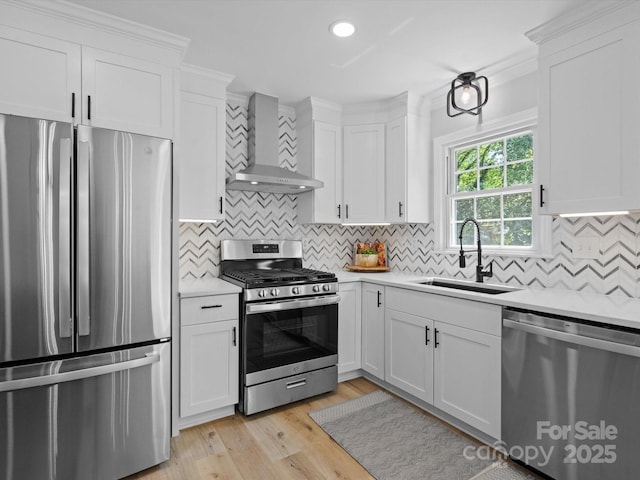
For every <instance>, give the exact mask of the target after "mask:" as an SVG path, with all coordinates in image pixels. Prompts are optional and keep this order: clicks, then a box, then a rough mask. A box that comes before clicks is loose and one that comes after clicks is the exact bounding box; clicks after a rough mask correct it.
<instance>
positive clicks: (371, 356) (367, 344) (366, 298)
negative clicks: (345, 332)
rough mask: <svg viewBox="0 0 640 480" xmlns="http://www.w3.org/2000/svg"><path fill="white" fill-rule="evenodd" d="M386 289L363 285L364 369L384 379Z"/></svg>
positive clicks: (367, 284)
mask: <svg viewBox="0 0 640 480" xmlns="http://www.w3.org/2000/svg"><path fill="white" fill-rule="evenodd" d="M384 348H385V345H384V287H382V286H380V285H375V284H372V283H363V284H362V369H363V370H364V371H365V372H368V373H370V374H371V375H374V376H376V377H378V378H384Z"/></svg>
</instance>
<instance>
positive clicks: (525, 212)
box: [478, 192, 531, 218]
mask: <svg viewBox="0 0 640 480" xmlns="http://www.w3.org/2000/svg"><path fill="white" fill-rule="evenodd" d="M478 209H479V207H478ZM516 217H531V192H525V193H512V194H510V195H505V196H504V218H516Z"/></svg>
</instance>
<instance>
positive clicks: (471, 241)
mask: <svg viewBox="0 0 640 480" xmlns="http://www.w3.org/2000/svg"><path fill="white" fill-rule="evenodd" d="M461 226H462V222H456V224H455V232H454V234H453V239H454V242H453V243H454V244H455V245H459V244H460V239H459V238H458V237H459V236H460V227H461ZM475 231H476V227H475V226H474V225H473V223H471V222H469V223H467V224H466V225H465V226H464V232H462V245H465V246H469V245H475V243H476V240H475Z"/></svg>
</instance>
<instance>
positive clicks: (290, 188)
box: [227, 93, 324, 193]
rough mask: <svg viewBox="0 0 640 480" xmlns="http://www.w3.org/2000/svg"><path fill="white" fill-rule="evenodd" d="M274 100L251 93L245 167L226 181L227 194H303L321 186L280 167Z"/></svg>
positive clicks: (276, 110)
mask: <svg viewBox="0 0 640 480" xmlns="http://www.w3.org/2000/svg"><path fill="white" fill-rule="evenodd" d="M278 140H279V138H278V99H277V98H275V97H270V96H268V95H263V94H260V93H254V94H253V95H251V98H249V166H248V167H247V168H245V169H244V170H240V171H239V172H236V173H234V174H233V175H231V176H230V177H227V190H250V191H254V192H270V193H303V192H307V191H310V190H313V189H314V188H321V187H323V186H324V183H323V182H321V181H319V180H314V179H313V178H310V177H307V176H305V175H300V174H299V173H296V172H292V171H291V170H288V169H286V168H282V167H280V164H279V161H278V151H279V149H278Z"/></svg>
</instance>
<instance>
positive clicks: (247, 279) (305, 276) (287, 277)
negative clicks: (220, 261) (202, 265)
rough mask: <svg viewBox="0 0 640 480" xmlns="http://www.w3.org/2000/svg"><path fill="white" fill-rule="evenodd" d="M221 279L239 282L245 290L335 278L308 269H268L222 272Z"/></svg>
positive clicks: (325, 273) (332, 275) (331, 274)
mask: <svg viewBox="0 0 640 480" xmlns="http://www.w3.org/2000/svg"><path fill="white" fill-rule="evenodd" d="M223 278H224V279H225V280H235V282H240V283H242V286H244V287H246V288H253V287H262V286H280V285H295V284H299V283H314V282H326V281H332V280H334V279H335V278H336V276H335V274H333V273H331V272H323V271H321V270H313V269H310V268H269V269H255V270H236V271H233V270H232V271H226V272H224V275H223ZM235 282H234V283H235Z"/></svg>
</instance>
